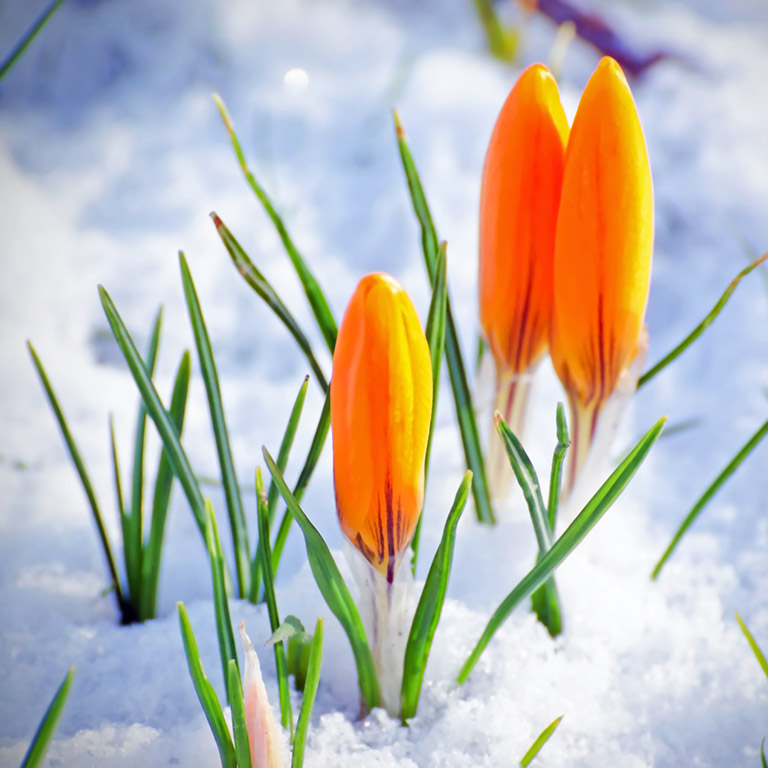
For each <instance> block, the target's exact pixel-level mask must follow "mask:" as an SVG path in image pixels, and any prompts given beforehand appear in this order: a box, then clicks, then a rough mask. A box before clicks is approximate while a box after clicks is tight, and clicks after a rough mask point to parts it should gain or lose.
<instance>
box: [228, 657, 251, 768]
mask: <svg viewBox="0 0 768 768" xmlns="http://www.w3.org/2000/svg"><path fill="white" fill-rule="evenodd" d="M227 680H228V688H229V690H230V691H231V694H232V698H231V699H230V701H229V706H230V708H231V709H232V731H233V732H234V736H235V755H236V756H237V765H238V768H250V766H251V744H250V742H249V740H248V727H247V725H246V721H245V702H244V700H243V685H242V683H241V682H240V672H239V670H238V668H237V664H235V662H234V661H233V660H232V659H230V660H229V664H228V665H227Z"/></svg>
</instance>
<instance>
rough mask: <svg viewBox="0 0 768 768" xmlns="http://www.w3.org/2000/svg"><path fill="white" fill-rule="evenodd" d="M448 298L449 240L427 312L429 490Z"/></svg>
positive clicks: (416, 536)
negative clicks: (430, 377)
mask: <svg viewBox="0 0 768 768" xmlns="http://www.w3.org/2000/svg"><path fill="white" fill-rule="evenodd" d="M447 299H448V286H447V282H446V244H445V243H442V244H441V245H440V252H439V253H438V255H437V273H436V275H435V284H434V288H433V290H432V300H431V301H430V303H429V314H428V315H427V327H426V331H425V336H426V337H427V344H428V345H429V357H430V359H431V361H432V414H431V416H430V419H429V436H428V437H427V452H426V455H425V457H424V489H425V492H426V487H427V477H428V475H429V457H430V454H431V452H432V437H433V435H434V432H435V417H436V416H437V394H438V390H439V389H440V367H441V364H442V360H443V350H444V349H445V308H446V301H447ZM422 518H423V515H419V519H418V520H417V521H416V529H415V530H414V532H413V538H412V539H411V550H412V551H413V555H412V557H411V572H412V573H413V574H414V575H415V574H416V564H417V560H418V558H419V541H420V540H421V521H422Z"/></svg>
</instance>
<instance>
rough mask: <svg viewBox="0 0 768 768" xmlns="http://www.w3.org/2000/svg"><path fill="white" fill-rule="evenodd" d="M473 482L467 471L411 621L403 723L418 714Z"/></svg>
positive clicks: (406, 661) (404, 676)
mask: <svg viewBox="0 0 768 768" xmlns="http://www.w3.org/2000/svg"><path fill="white" fill-rule="evenodd" d="M471 485H472V473H471V472H470V471H467V472H466V473H465V474H464V479H463V480H462V482H461V485H460V486H459V490H458V491H457V492H456V497H455V498H454V500H453V506H452V507H451V511H450V512H449V513H448V518H447V519H446V521H445V528H444V529H443V536H442V538H441V539H440V544H439V546H438V548H437V552H435V557H434V559H433V560H432V565H431V566H430V568H429V573H428V574H427V580H426V581H425V582H424V589H422V591H421V596H420V597H419V603H418V605H417V606H416V613H415V614H414V616H413V622H412V623H411V631H410V634H409V635H408V643H407V645H406V647H405V659H404V661H403V685H402V689H401V693H400V704H401V714H400V716H401V718H402V721H403V724H404V725H405V724H406V721H407V720H408V719H409V718H411V717H413V716H414V715H415V714H416V710H417V708H418V706H419V696H420V695H421V685H422V682H423V681H424V670H425V669H426V667H427V659H428V658H429V651H430V649H431V648H432V639H433V638H434V636H435V630H436V629H437V624H438V622H439V621H440V615H441V613H442V611H443V603H444V602H445V593H446V590H447V589H448V579H449V577H450V575H451V565H452V563H453V549H454V545H455V543H456V527H457V526H458V524H459V519H460V518H461V513H462V512H463V511H464V506H465V505H466V503H467V496H468V495H469V489H470V486H471Z"/></svg>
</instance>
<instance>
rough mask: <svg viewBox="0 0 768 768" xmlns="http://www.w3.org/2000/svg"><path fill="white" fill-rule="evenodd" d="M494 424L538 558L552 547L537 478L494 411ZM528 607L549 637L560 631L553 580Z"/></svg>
mask: <svg viewBox="0 0 768 768" xmlns="http://www.w3.org/2000/svg"><path fill="white" fill-rule="evenodd" d="M494 422H495V424H496V429H497V430H498V433H499V436H500V437H501V439H502V440H503V442H504V447H505V448H506V451H507V456H508V457H509V463H510V464H511V466H512V470H513V471H514V473H515V477H516V478H517V482H518V484H519V485H520V488H521V489H522V491H523V496H524V497H525V501H526V504H527V505H528V511H529V513H530V515H531V522H532V523H533V529H534V531H535V533H536V541H537V543H538V545H539V558H541V556H542V555H543V554H544V553H545V552H547V551H548V550H549V549H550V547H551V546H552V529H551V528H550V526H549V518H548V515H547V510H546V508H545V507H544V499H543V498H542V495H541V484H540V483H539V478H538V475H537V474H536V470H535V469H534V467H533V462H531V460H530V458H529V456H528V454H527V453H526V452H525V449H524V448H523V445H522V443H521V442H520V441H519V440H518V439H517V436H516V435H515V434H514V433H513V432H512V430H511V429H510V428H509V426H508V425H507V423H506V422H505V421H504V419H503V418H502V417H501V414H500V413H499V412H498V411H496V413H495V414H494ZM531 607H532V608H533V611H534V613H535V614H536V616H537V618H538V619H539V621H540V622H541V623H542V624H543V625H544V626H545V627H546V628H547V631H548V632H549V634H550V635H551V636H552V637H557V636H558V635H559V634H560V633H561V632H562V631H563V619H562V611H561V609H560V598H559V597H558V594H557V587H556V585H555V580H554V577H553V578H551V579H548V580H547V581H546V582H545V583H544V584H543V585H542V586H541V587H540V588H539V589H538V590H536V592H534V593H533V595H532V596H531Z"/></svg>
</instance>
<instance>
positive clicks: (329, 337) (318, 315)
mask: <svg viewBox="0 0 768 768" xmlns="http://www.w3.org/2000/svg"><path fill="white" fill-rule="evenodd" d="M213 100H214V101H215V102H216V106H217V107H218V108H219V113H220V114H221V119H222V120H223V121H224V125H225V126H226V129H227V133H228V134H229V138H230V141H231V142H232V147H233V149H234V150H235V155H236V156H237V161H238V163H239V164H240V168H241V170H242V171H243V175H244V176H245V180H246V181H247V182H248V185H249V186H250V188H251V189H252V190H253V193H254V194H255V195H256V197H257V198H258V200H259V202H260V203H261V204H262V206H263V207H264V210H265V211H266V213H267V215H268V216H269V218H270V220H271V221H272V224H274V226H275V229H276V230H277V234H278V235H280V240H282V243H283V247H284V248H285V251H286V253H287V254H288V258H289V259H290V260H291V263H292V264H293V268H294V269H295V270H296V274H297V275H298V276H299V280H300V281H301V286H302V288H303V289H304V293H305V295H306V297H307V300H308V301H309V306H310V308H311V309H312V313H313V314H314V316H315V320H317V325H318V327H319V328H320V332H321V333H322V334H323V338H324V339H325V343H326V345H327V347H328V350H329V351H330V353H331V354H333V348H334V346H335V345H336V335H337V333H338V328H337V326H336V321H335V320H334V318H333V313H332V312H331V308H330V307H329V306H328V302H327V301H326V298H325V294H323V291H322V289H321V288H320V284H319V283H318V282H317V280H316V279H315V276H314V275H313V274H312V272H311V270H310V269H309V267H308V266H307V263H306V262H305V261H304V259H303V258H302V256H301V254H300V253H299V251H298V249H297V248H296V246H295V245H294V243H293V240H292V239H291V236H290V235H289V234H288V230H287V229H286V227H285V224H283V220H282V219H281V218H280V216H279V215H278V213H277V211H276V210H275V206H274V205H273V204H272V201H271V200H270V198H269V195H267V193H266V192H265V191H264V188H263V187H262V186H261V184H259V183H258V181H256V177H255V176H254V175H253V173H252V172H251V170H250V168H248V164H247V162H246V160H245V154H244V153H243V150H242V148H241V146H240V141H239V140H238V138H237V134H236V133H235V128H234V125H233V124H232V118H230V116H229V113H228V112H227V108H226V107H225V106H224V102H223V101H222V99H221V96H219V94H218V93H214V94H213Z"/></svg>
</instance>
